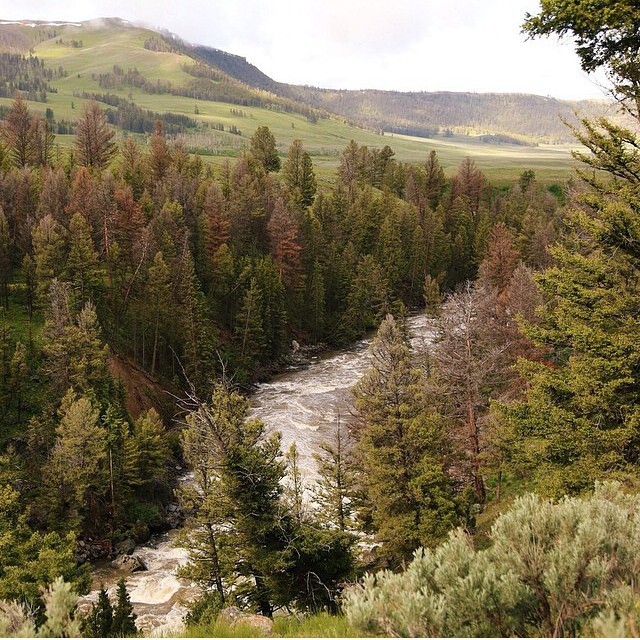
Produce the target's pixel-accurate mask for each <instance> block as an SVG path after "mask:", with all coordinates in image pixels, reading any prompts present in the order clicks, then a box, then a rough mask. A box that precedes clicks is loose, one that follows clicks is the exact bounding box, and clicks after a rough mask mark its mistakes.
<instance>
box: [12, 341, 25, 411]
mask: <svg viewBox="0 0 640 640" xmlns="http://www.w3.org/2000/svg"><path fill="white" fill-rule="evenodd" d="M28 373H29V368H28V366H27V349H26V347H25V346H24V345H23V344H22V342H17V343H16V350H15V351H14V353H13V357H12V358H11V364H10V369H9V388H10V389H11V395H12V397H13V398H14V400H15V403H16V409H17V414H18V423H19V422H20V418H21V413H22V403H23V401H24V395H25V393H24V392H25V387H26V385H27V375H28Z"/></svg>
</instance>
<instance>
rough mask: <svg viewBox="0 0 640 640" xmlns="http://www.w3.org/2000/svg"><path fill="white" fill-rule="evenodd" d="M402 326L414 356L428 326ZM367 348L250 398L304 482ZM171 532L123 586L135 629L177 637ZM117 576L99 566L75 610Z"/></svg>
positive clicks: (181, 559)
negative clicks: (294, 459)
mask: <svg viewBox="0 0 640 640" xmlns="http://www.w3.org/2000/svg"><path fill="white" fill-rule="evenodd" d="M407 324H408V328H409V332H410V336H411V341H412V345H413V347H414V349H416V350H417V351H421V350H422V349H421V348H420V347H421V346H422V345H423V344H424V343H425V342H428V341H430V339H431V337H432V331H431V326H430V323H429V320H428V319H427V318H426V317H425V316H422V315H420V316H414V317H412V318H409V320H408V322H407ZM370 342H371V340H370V339H369V338H367V339H365V340H361V341H360V342H358V343H356V344H355V345H354V346H352V347H351V348H350V349H349V350H348V351H335V352H331V353H328V354H323V355H321V356H318V357H315V358H314V359H312V361H311V362H310V363H309V364H306V365H301V366H299V367H292V368H291V369H289V370H288V371H285V372H283V373H281V374H279V375H277V376H275V377H274V378H273V379H272V380H271V381H269V382H266V383H263V384H260V385H258V388H257V390H256V391H255V393H254V394H253V395H252V396H251V398H250V407H251V416H252V417H256V418H260V419H261V420H262V421H263V422H264V423H265V424H266V425H267V428H268V429H269V430H270V431H280V432H281V434H282V448H283V451H286V450H287V449H288V448H289V446H290V445H291V444H292V443H293V442H295V443H296V445H297V447H298V452H299V454H300V466H301V470H302V472H303V475H304V476H305V477H306V478H307V479H309V480H311V479H312V478H313V477H314V475H315V462H314V460H313V453H314V452H315V451H317V450H318V447H319V445H320V443H321V442H322V441H323V440H327V439H330V437H331V433H332V429H333V427H334V425H335V423H336V420H337V418H338V416H342V417H343V418H344V419H347V418H348V417H349V415H350V413H351V410H352V401H351V393H350V389H351V387H352V386H353V385H354V384H355V383H356V382H357V381H358V379H359V378H360V377H361V376H362V374H363V373H364V372H365V371H366V369H367V368H368V366H369V362H370V358H369V353H368V347H369V344H370ZM176 533H177V531H175V530H174V531H170V532H169V533H167V534H165V535H163V536H160V537H159V538H156V539H155V540H154V541H153V543H150V544H149V545H145V546H142V547H139V548H137V549H136V550H135V552H134V555H137V556H139V557H140V558H142V560H143V561H144V562H145V564H146V566H147V569H148V570H147V571H144V572H141V573H134V574H132V575H128V576H127V579H126V581H127V589H128V590H129V593H130V595H131V602H132V603H133V606H134V611H135V613H136V614H137V615H138V619H137V624H138V627H139V628H140V629H142V630H144V631H145V633H146V634H147V635H153V636H171V635H175V634H177V633H179V632H180V630H181V629H182V628H183V624H182V618H183V616H184V614H185V613H186V611H187V607H186V603H188V602H190V601H192V600H193V599H194V598H196V597H197V595H198V588H197V587H196V586H195V585H193V584H190V583H189V582H188V581H187V580H182V579H178V578H176V577H175V572H176V570H177V568H178V567H180V566H181V565H183V564H185V563H186V562H187V552H186V551H185V550H184V549H180V548H178V547H176V546H174V543H173V539H174V538H175V535H176ZM121 575H123V574H122V572H119V571H118V570H117V569H115V568H114V567H113V565H112V564H111V563H110V562H106V563H103V564H102V565H101V566H99V567H98V568H97V569H96V570H95V571H94V580H93V589H94V590H93V591H92V592H91V593H90V594H89V595H88V596H85V597H84V598H82V599H81V607H88V606H89V604H90V603H91V602H95V600H96V599H97V597H98V591H97V590H98V589H99V588H100V585H101V583H104V584H105V586H108V592H109V595H110V596H113V595H114V594H115V584H116V583H117V581H118V580H119V578H120V576H121ZM112 600H113V598H112Z"/></svg>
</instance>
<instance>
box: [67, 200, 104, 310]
mask: <svg viewBox="0 0 640 640" xmlns="http://www.w3.org/2000/svg"><path fill="white" fill-rule="evenodd" d="M98 268H99V267H98V254H97V253H96V250H95V249H94V246H93V241H92V239H91V229H90V228H89V225H88V224H87V221H86V220H85V218H84V217H83V216H82V214H80V213H74V214H73V216H72V218H71V222H70V224H69V251H68V254H67V262H66V265H65V270H64V275H65V276H66V278H67V279H68V281H69V282H70V283H71V285H72V287H73V290H74V293H75V297H76V304H77V305H78V306H80V305H82V304H84V303H85V302H88V301H89V300H92V299H93V297H94V292H95V290H96V288H97V286H98V284H99V282H100V277H99V271H98Z"/></svg>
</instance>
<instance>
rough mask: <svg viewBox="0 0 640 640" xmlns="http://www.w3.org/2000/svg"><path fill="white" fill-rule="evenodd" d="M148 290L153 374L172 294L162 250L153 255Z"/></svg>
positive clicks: (152, 373) (153, 373) (167, 268)
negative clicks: (167, 305) (165, 315)
mask: <svg viewBox="0 0 640 640" xmlns="http://www.w3.org/2000/svg"><path fill="white" fill-rule="evenodd" d="M147 290H148V302H149V307H150V311H151V322H152V327H153V347H152V351H151V375H152V376H153V375H155V373H156V360H157V355H158V343H159V339H160V332H161V328H162V326H164V325H165V319H164V313H163V312H164V311H165V309H166V302H167V300H168V299H169V296H170V294H171V281H170V279H169V267H168V266H167V264H166V262H165V261H164V257H163V255H162V251H158V253H156V255H155V256H154V257H153V264H152V265H151V266H150V267H149V272H148V280H147Z"/></svg>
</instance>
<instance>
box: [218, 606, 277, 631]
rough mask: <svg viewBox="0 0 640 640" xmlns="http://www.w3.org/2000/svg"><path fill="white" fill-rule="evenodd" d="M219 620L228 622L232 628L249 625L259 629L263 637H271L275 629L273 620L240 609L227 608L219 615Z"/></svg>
mask: <svg viewBox="0 0 640 640" xmlns="http://www.w3.org/2000/svg"><path fill="white" fill-rule="evenodd" d="M218 620H220V621H221V622H226V623H227V624H228V625H229V626H230V627H236V626H237V625H242V624H244V625H247V626H249V627H253V628H254V629H257V630H258V631H259V632H260V633H261V634H262V635H264V636H269V635H271V631H272V629H273V620H271V618H267V617H266V616H261V615H258V614H257V613H245V612H244V611H242V610H241V609H239V608H238V607H227V608H225V609H223V610H222V611H221V612H220V613H219V614H218Z"/></svg>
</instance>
